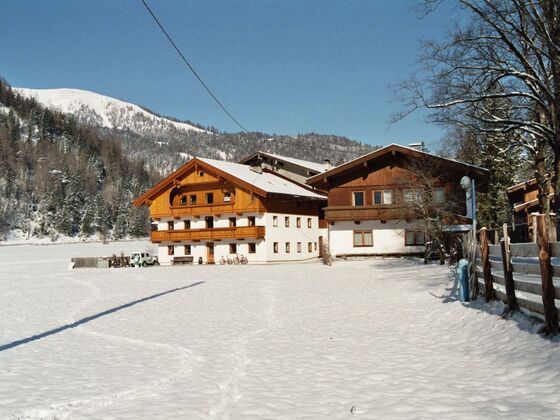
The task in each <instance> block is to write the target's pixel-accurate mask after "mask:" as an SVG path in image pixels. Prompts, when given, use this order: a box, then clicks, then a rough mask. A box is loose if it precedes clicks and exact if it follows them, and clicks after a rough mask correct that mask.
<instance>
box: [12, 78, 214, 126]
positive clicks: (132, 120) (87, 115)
mask: <svg viewBox="0 0 560 420" xmlns="http://www.w3.org/2000/svg"><path fill="white" fill-rule="evenodd" d="M13 90H14V91H15V92H17V93H19V94H20V95H22V96H24V97H27V98H35V100H36V101H37V102H39V103H40V104H42V105H44V106H46V107H48V108H55V109H58V110H59V111H61V112H63V113H65V114H72V115H73V116H74V117H76V118H77V119H78V120H79V121H80V122H83V123H87V124H91V125H97V126H100V127H105V128H109V129H116V130H128V131H131V132H133V133H137V134H140V135H146V134H157V136H158V137H161V136H162V135H164V134H165V133H166V132H168V131H170V130H173V131H175V130H176V131H190V132H192V131H195V132H205V130H203V129H201V128H198V127H195V126H193V125H190V124H187V123H183V122H176V121H172V120H170V119H167V118H163V117H160V116H157V115H154V114H152V113H150V112H148V111H146V110H145V109H143V108H141V107H139V106H138V105H135V104H131V103H129V102H124V101H121V100H119V99H115V98H111V97H109V96H105V95H100V94H98V93H94V92H90V91H87V90H80V89H27V88H13Z"/></svg>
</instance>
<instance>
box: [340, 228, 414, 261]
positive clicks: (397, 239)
mask: <svg viewBox="0 0 560 420" xmlns="http://www.w3.org/2000/svg"><path fill="white" fill-rule="evenodd" d="M415 228H416V229H420V228H419V225H418V224H417V223H407V222H405V221H390V220H388V221H387V222H386V223H385V224H382V223H381V222H380V221H377V220H367V221H361V222H360V224H359V225H357V224H355V223H354V222H353V221H347V222H335V223H334V225H331V226H330V227H329V243H330V251H331V254H332V255H333V256H336V255H343V254H348V255H351V254H379V255H382V254H414V253H420V252H424V245H421V246H405V237H404V235H405V230H415ZM355 230H371V231H372V232H373V246H367V247H354V238H353V232H354V231H355Z"/></svg>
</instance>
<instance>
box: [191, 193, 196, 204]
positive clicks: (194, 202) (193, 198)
mask: <svg viewBox="0 0 560 420" xmlns="http://www.w3.org/2000/svg"><path fill="white" fill-rule="evenodd" d="M189 204H190V205H192V206H194V205H196V194H191V195H189Z"/></svg>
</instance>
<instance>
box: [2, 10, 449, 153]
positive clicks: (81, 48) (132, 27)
mask: <svg viewBox="0 0 560 420" xmlns="http://www.w3.org/2000/svg"><path fill="white" fill-rule="evenodd" d="M148 3H149V4H150V6H151V7H152V9H153V10H154V12H155V13H156V14H157V15H158V17H159V18H160V20H161V21H162V22H163V24H164V25H165V26H166V28H167V30H168V31H169V32H170V33H171V35H172V36H173V37H174V39H175V41H176V43H177V44H178V45H179V47H180V48H181V49H182V50H183V53H184V54H185V55H186V56H187V58H188V59H189V60H190V62H191V64H193V66H194V67H195V68H196V69H197V71H198V72H199V74H200V75H201V77H202V78H203V79H204V80H205V81H206V83H207V84H208V85H209V86H210V88H211V89H212V90H213V91H214V92H215V94H216V95H217V96H218V97H219V98H220V99H221V100H222V101H223V102H224V104H225V105H226V107H227V108H228V109H229V110H230V111H231V112H232V113H233V114H234V115H235V116H236V118H237V119H238V120H239V121H240V122H241V123H242V124H243V125H244V126H245V127H247V128H248V129H249V130H250V131H262V132H266V133H277V134H291V135H293V134H298V133H305V132H318V133H323V134H337V135H341V136H347V137H349V138H352V139H355V140H360V141H364V142H367V143H370V144H379V145H385V144H389V143H391V142H396V143H401V144H407V143H410V142H414V141H420V140H424V141H426V142H427V143H428V144H433V143H434V142H435V141H437V140H438V139H440V138H441V136H442V134H443V132H442V130H441V128H439V127H437V126H434V125H430V124H427V123H425V122H424V115H422V114H417V115H413V116H411V117H409V118H408V119H406V120H405V121H402V122H400V123H397V124H396V125H390V124H389V118H390V116H391V114H392V113H393V112H394V111H396V110H398V109H399V107H400V106H401V105H400V104H399V103H397V102H394V101H392V97H393V94H392V92H391V89H390V88H389V85H391V84H394V83H397V82H399V81H402V80H403V79H404V78H406V77H407V76H408V75H410V74H411V73H413V72H414V70H415V67H416V64H415V63H416V59H417V57H418V54H419V44H420V41H421V40H422V39H434V38H439V37H441V36H443V34H444V33H445V30H446V28H447V27H448V26H449V25H450V24H452V21H453V19H454V17H455V16H456V15H457V10H455V8H454V7H453V6H452V5H451V4H447V3H445V4H444V5H443V7H441V8H440V9H439V10H438V11H437V12H436V13H434V14H432V15H430V16H428V17H426V18H424V19H420V18H419V16H418V13H416V12H415V10H414V4H415V3H414V2H412V1H402V0H394V1H385V0H371V1H357V0H339V1H332V0H291V1H288V0H188V1H186V0H185V1H179V0H165V1H163V0H148ZM2 15H3V16H4V18H3V19H2V25H0V75H2V76H3V77H5V78H6V79H7V81H8V82H9V83H11V84H12V85H13V86H21V87H31V88H56V87H71V88H79V89H86V90H92V91H95V92H98V93H102V94H105V95H108V96H113V97H116V98H119V99H122V100H126V101H129V102H133V103H137V104H140V105H144V106H147V107H148V108H150V109H153V110H154V111H157V112H159V113H161V114H164V115H171V116H174V117H177V118H181V119H189V120H191V121H194V122H197V123H200V124H204V125H212V126H214V127H217V128H218V129H221V130H225V131H238V129H237V127H236V126H235V125H234V124H233V123H232V122H231V120H229V119H228V117H227V116H226V115H225V114H224V113H223V112H222V111H221V110H220V109H219V108H218V107H217V105H216V104H215V103H214V102H213V101H212V99H211V98H210V97H209V96H208V94H207V93H206V92H205V91H204V89H203V88H202V86H200V85H199V84H198V82H197V81H196V79H195V78H194V76H193V75H192V74H190V73H188V72H187V71H186V70H185V68H184V65H183V64H182V63H181V62H180V61H179V58H178V57H177V55H176V53H175V51H174V50H172V48H171V46H170V45H169V44H168V42H167V40H166V39H164V37H163V35H162V33H161V32H159V29H158V28H157V27H156V26H155V23H154V22H153V21H152V20H151V17H150V16H149V15H148V14H147V12H146V10H145V9H144V8H143V6H142V4H141V3H140V1H139V0H123V1H109V0H96V1H70V0H67V1H61V0H49V1H31V0H29V1H5V2H3V4H2Z"/></svg>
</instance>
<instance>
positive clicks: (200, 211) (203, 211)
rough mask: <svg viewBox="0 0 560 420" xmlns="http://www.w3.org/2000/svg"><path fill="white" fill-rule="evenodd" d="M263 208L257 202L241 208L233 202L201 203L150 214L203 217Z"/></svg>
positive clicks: (172, 207)
mask: <svg viewBox="0 0 560 420" xmlns="http://www.w3.org/2000/svg"><path fill="white" fill-rule="evenodd" d="M262 211H263V208H262V207H261V206H260V204H259V203H257V202H256V203H254V204H251V205H248V206H244V207H243V208H239V206H238V207H237V208H236V207H235V203H227V204H203V205H196V206H189V205H185V206H171V207H169V208H168V209H165V210H164V211H158V210H152V211H151V214H150V216H151V217H153V218H154V219H159V218H162V217H173V218H176V219H180V218H181V217H185V216H194V217H203V216H218V215H222V214H232V213H242V212H256V213H261V212H262Z"/></svg>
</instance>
